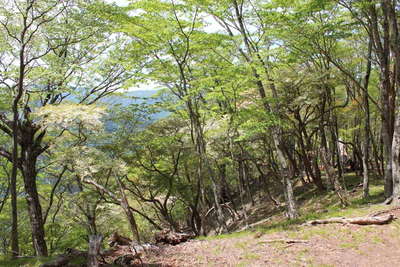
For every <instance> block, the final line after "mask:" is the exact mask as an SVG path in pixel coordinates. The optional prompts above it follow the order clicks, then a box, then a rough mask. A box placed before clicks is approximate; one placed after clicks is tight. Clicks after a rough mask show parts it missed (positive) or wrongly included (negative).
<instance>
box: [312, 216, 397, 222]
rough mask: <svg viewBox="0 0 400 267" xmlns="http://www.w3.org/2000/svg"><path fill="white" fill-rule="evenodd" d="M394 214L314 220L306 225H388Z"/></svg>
mask: <svg viewBox="0 0 400 267" xmlns="http://www.w3.org/2000/svg"><path fill="white" fill-rule="evenodd" d="M394 218H395V217H394V215H393V214H389V215H385V216H379V217H378V216H374V217H372V216H368V217H356V218H330V219H325V220H313V221H309V222H307V223H306V225H317V224H328V223H342V224H357V225H372V224H375V225H382V224H388V223H390V222H391V221H392V220H393V219H394Z"/></svg>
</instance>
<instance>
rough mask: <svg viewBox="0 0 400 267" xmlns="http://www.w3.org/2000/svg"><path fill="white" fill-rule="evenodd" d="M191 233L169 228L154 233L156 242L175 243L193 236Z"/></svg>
mask: <svg viewBox="0 0 400 267" xmlns="http://www.w3.org/2000/svg"><path fill="white" fill-rule="evenodd" d="M193 237H194V235H193V234H188V233H176V232H173V231H171V230H168V229H165V230H163V231H161V232H159V233H156V234H155V235H154V238H155V240H156V243H157V244H169V245H177V244H179V243H183V242H186V241H188V240H189V239H191V238H193Z"/></svg>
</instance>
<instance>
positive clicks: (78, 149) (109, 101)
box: [0, 0, 400, 266]
mask: <svg viewBox="0 0 400 267" xmlns="http://www.w3.org/2000/svg"><path fill="white" fill-rule="evenodd" d="M137 90H141V91H137ZM135 92H136V93H135ZM328 198H329V201H331V203H332V205H331V206H329V207H327V206H324V205H325V204H326V199H328ZM399 203H400V2H399V1H397V0H290V1H288V0H123V1H111V0H109V1H101V0H0V265H1V266H3V265H4V266H20V265H18V264H21V266H22V265H23V264H22V263H19V262H20V261H21V260H27V261H32V260H33V259H39V258H40V259H50V258H51V259H54V258H56V259H58V258H57V255H65V253H66V251H69V253H70V254H71V253H72V254H74V253H78V254H79V253H83V252H85V251H88V250H89V252H88V253H89V254H87V253H86V252H85V253H86V254H82V255H86V256H85V257H87V258H88V259H89V261H88V263H87V266H111V265H105V264H116V266H136V265H129V264H130V263H129V259H127V258H126V255H124V256H123V257H125V258H123V259H122V260H123V261H128V263H126V262H125V263H124V264H125V265H124V264H120V265H118V262H117V261H114V262H107V261H106V260H104V257H103V259H102V260H103V262H102V261H101V260H100V257H99V255H102V253H103V252H101V251H103V249H107V247H108V243H107V240H111V243H114V242H117V243H119V245H121V246H122V245H127V244H124V242H125V241H126V240H127V241H126V242H128V244H133V243H135V244H137V246H140V244H142V245H143V246H144V245H146V246H147V245H148V246H153V244H155V241H160V240H161V239H162V240H164V239H168V238H169V237H170V238H172V239H174V240H172V241H171V240H169V241H168V240H164V241H165V242H166V243H169V244H175V243H174V242H176V243H180V242H183V241H186V239H188V238H191V239H194V241H193V244H197V243H196V242H203V241H201V240H211V239H212V238H213V237H214V238H215V237H216V236H221V237H223V236H226V235H229V234H230V233H237V232H240V231H248V229H253V228H255V227H258V226H259V225H264V228H263V229H264V230H265V231H267V230H266V229H268V231H269V230H270V229H272V228H273V227H274V225H278V224H280V225H281V226H279V227H283V226H284V227H283V228H282V229H283V230H284V229H286V228H285V227H289V225H297V226H296V227H298V225H300V224H301V223H307V222H309V221H310V220H313V221H311V223H310V222H309V223H310V225H311V224H312V225H314V224H320V223H323V224H325V223H330V222H333V223H337V222H341V223H343V224H345V225H344V226H343V227H348V226H346V225H347V224H352V223H354V222H355V224H359V225H364V224H386V223H390V222H391V221H392V220H393V219H395V217H396V216H395V215H393V214H390V216H389V217H387V218H386V217H385V218H384V217H382V216H381V217H379V216H378V217H376V216H377V215H382V214H386V213H384V212H381V213H379V212H378V213H379V214H378V213H376V214H375V215H373V216H372V215H371V216H366V215H367V213H364V214H360V215H362V217H357V218H356V219H354V218H353V219H352V217H354V216H353V215H354V214H352V213H350V212H349V211H353V210H357V212H359V211H360V210H362V209H368V212H370V211H371V209H373V210H374V211H375V212H376V211H378V210H383V209H388V208H390V209H392V210H395V208H396V207H397V205H399ZM311 206H312V207H313V208H315V207H318V208H319V209H317V208H315V209H311ZM260 207H261V208H260ZM331 208H332V209H331ZM331 211H334V212H331ZM335 212H336V213H335ZM338 212H339V213H338ZM324 214H325V215H326V216H325V215H324ZM355 214H357V215H358V213H355ZM331 215H332V216H331ZM336 215H338V216H340V217H341V218H342V217H343V218H342V219H337V218H333V219H332V218H331V217H335V216H336ZM399 215H400V214H399ZM344 217H346V218H344ZM320 219H326V220H325V221H321V220H320ZM382 220H383V221H382ZM395 223H396V224H395ZM282 225H283V226H282ZM391 225H395V226H393V227H397V228H396V229H398V230H397V231H398V232H396V233H397V235H398V234H399V233H400V230H399V229H400V225H397V222H394V223H393V224H391ZM305 227H309V226H305ZM317 227H320V226H317ZM321 227H323V226H321ZM326 227H330V226H326ZM354 227H364V226H354ZM365 227H370V226H365ZM378 227H385V226H378ZM256 229H258V228H256ZM260 229H261V228H260ZM260 229H259V230H258V231H262V230H260ZM279 229H281V228H279ZM282 229H281V230H282ZM315 229H316V228H315ZM318 229H319V228H318ZM321 229H328V228H321ZM329 229H330V228H329ZM334 229H335V228H332V229H331V230H332V231H335V230H334ZM357 229H370V230H371V231H373V229H386V228H357ZM321 231H322V230H321ZM360 231H366V230H360ZM382 231H383V230H382ZM384 231H386V230H384ZM163 235H164V236H163ZM260 235H264V233H261V232H260ZM110 238H111V239H110ZM113 238H114V239H113ZM115 238H116V239H117V240H116V239H115ZM209 238H210V239H209ZM285 238H286V237H285ZM120 239H121V240H122V241H121V240H120ZM175 239H178V240H175ZM181 239H182V240H181ZM124 240H125V241H124ZM132 240H133V241H132ZM270 241H271V240H269V239H268V240H267V241H265V242H267V243H268V242H270ZM272 241H273V242H275V241H274V240H272ZM281 241H282V240H281V239H279V240H278V241H277V242H281ZM301 241H302V240H297V239H294V240H289V239H284V240H283V241H282V242H283V243H289V244H292V243H295V244H294V245H295V246H301V243H302V242H301ZM311 241H312V240H311ZM311 241H310V240H308V241H304V242H311ZM132 242H133V243H132ZM204 242H212V241H204ZM221 242H222V241H221ZM190 243H192V241H190V242H188V244H190ZM297 243H300V244H297ZM399 244H400V242H399ZM132 246H133V245H132ZM133 248H134V249H135V246H133ZM236 249H238V248H236ZM275 249H276V248H275ZM289 249H291V248H289ZM71 251H72V252H71ZM93 251H95V254H94V256H93V255H92V254H91V253H93ZM135 251H136V249H135ZM96 253H97V254H96ZM130 253H131V254H135V253H134V252H132V251H131V252H130ZM136 254H138V253H136ZM79 255H81V254H79ZM248 257H249V259H247V260H248V262H247V264H246V263H244V265H241V266H275V265H274V264H273V263H271V262H270V263H269V265H268V264H265V263H264V264H265V265H264V264H261V263H259V264H255V263H253V265H251V264H250V261H251V259H253V258H254V259H253V260H255V259H256V258H255V256H254V257H253V258H251V257H250V256H248ZM371 257H373V255H371ZM120 258H121V257H120ZM133 258H135V257H133ZM138 259H139V260H140V261H141V264H142V265H143V261H142V259H140V257H136V258H135V260H136V261H137V260H138ZM119 260H121V259H119ZM2 262H3V263H2ZM24 262H25V261H24ZM38 262H39V261H38ZM38 262H36V263H35V264H39V263H38ZM162 263H163V262H161V264H162ZM207 263H209V262H207V260H206V262H205V263H204V264H203V265H204V266H207ZM13 264H14V265H13ZM15 264H16V265H15ZM32 264H33V263H32ZM71 264H72V263H71ZM132 264H133V261H132ZM199 265H201V264H199ZM278 265H279V264H276V266H278ZM23 266H39V265H29V263H28V265H23ZM42 266H75V265H62V264H61V265H45V263H44V265H42ZM76 266H86V265H76ZM113 266H114V265H113ZM159 266H164V265H159ZM166 266H167V265H166ZM168 266H169V265H168ZM171 266H174V265H173V264H172V265H171ZM175 266H186V265H184V264H183V263H181V264H176V265H175ZM187 266H196V264H193V265H187ZM217 266H228V265H224V264H221V265H218V264H217ZM229 266H233V265H229ZM238 266H239V265H238ZM279 266H292V265H291V264H288V265H285V264H283V265H279ZM301 266H305V265H301ZM310 266H311V265H310ZM312 266H316V265H312ZM318 266H319V265H318ZM321 266H322V265H321ZM324 266H328V265H324ZM329 266H331V265H329ZM332 266H335V265H332ZM340 266H350V265H340ZM353 266H354V265H353ZM360 266H361V265H360ZM362 266H364V265H362ZM365 266H374V265H365ZM375 266H377V265H375ZM380 266H393V265H380Z"/></svg>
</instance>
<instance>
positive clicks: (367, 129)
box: [362, 40, 372, 199]
mask: <svg viewBox="0 0 400 267" xmlns="http://www.w3.org/2000/svg"><path fill="white" fill-rule="evenodd" d="M371 55H372V40H370V41H369V44H368V55H367V57H368V58H367V70H366V73H365V78H364V90H365V91H364V92H363V100H364V101H363V102H364V103H363V106H364V113H365V117H364V118H365V122H364V145H363V153H362V165H363V168H362V169H363V197H364V199H367V198H368V197H369V173H368V159H369V144H370V111H369V101H368V84H369V77H370V74H371V65H372V63H371Z"/></svg>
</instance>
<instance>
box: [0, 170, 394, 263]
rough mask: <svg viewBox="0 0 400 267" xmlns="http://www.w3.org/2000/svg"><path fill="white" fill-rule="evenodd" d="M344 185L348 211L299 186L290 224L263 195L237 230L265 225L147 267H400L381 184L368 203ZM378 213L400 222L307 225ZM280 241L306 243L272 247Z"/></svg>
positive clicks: (167, 254)
mask: <svg viewBox="0 0 400 267" xmlns="http://www.w3.org/2000/svg"><path fill="white" fill-rule="evenodd" d="M345 181H346V186H347V188H348V191H349V192H350V197H349V198H350V202H351V204H350V206H348V207H346V208H342V207H341V206H340V203H339V201H338V198H337V196H336V195H335V193H334V192H328V193H326V192H325V193H319V192H318V191H316V190H315V189H314V188H313V186H311V185H308V186H300V185H298V186H297V187H296V188H295V192H296V198H297V200H298V202H299V206H300V213H301V217H300V218H299V219H296V220H287V219H286V217H285V215H284V208H283V207H280V208H276V207H274V205H272V203H271V202H270V201H268V198H265V196H259V199H257V201H256V203H258V204H257V205H254V206H251V205H247V206H246V207H247V213H248V215H249V216H248V221H247V222H243V221H241V222H240V223H239V224H238V225H237V229H241V228H243V226H245V225H248V224H253V223H256V222H261V221H262V222H263V223H262V224H258V225H257V226H255V227H253V228H250V229H248V230H245V231H238V232H234V233H230V234H224V235H219V236H209V237H203V238H197V239H195V240H191V241H189V242H186V243H181V244H179V245H176V246H164V247H163V248H162V249H161V250H160V251H159V252H158V253H157V254H150V255H147V256H144V257H143V258H142V260H143V262H144V263H145V264H144V266H171V267H172V266H174V267H175V266H176V267H180V266H321V267H322V266H325V267H327V266H352V267H353V266H356V267H361V266H374V267H375V266H379V267H385V266H399V263H400V253H399V251H400V208H399V209H393V208H394V207H392V206H387V205H383V204H380V203H382V202H383V201H384V196H383V185H382V181H381V180H375V181H372V182H371V186H370V198H369V199H368V200H363V199H362V188H361V187H359V184H360V178H359V177H357V176H355V175H354V174H348V175H347V176H346V179H345ZM378 211H388V212H387V214H394V215H395V217H396V218H399V219H397V220H394V221H392V222H391V223H390V224H387V225H371V226H360V225H344V224H327V225H317V226H306V225H304V223H305V222H307V221H309V220H314V219H326V218H332V217H346V218H351V217H359V216H367V215H371V214H374V213H376V212H378ZM279 239H280V240H282V239H291V240H301V241H304V242H302V243H293V244H288V243H286V242H280V241H278V242H270V241H271V240H279ZM46 261H47V259H37V258H36V259H30V260H29V259H25V260H23V261H22V260H21V261H19V262H16V261H13V262H11V261H8V262H5V261H3V262H2V261H0V266H35V267H36V266H40V264H41V263H43V262H46ZM4 264H5V265H4ZM74 266H75V265H74ZM76 266H80V265H79V264H77V265H76ZM138 266H140V265H138Z"/></svg>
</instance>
